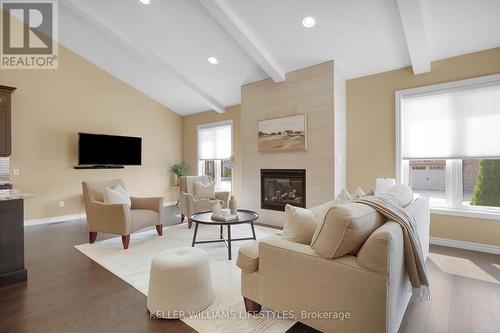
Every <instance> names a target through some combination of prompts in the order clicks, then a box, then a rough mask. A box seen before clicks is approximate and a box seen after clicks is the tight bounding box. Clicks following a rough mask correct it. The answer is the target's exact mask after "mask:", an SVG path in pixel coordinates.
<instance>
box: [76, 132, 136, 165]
mask: <svg viewBox="0 0 500 333" xmlns="http://www.w3.org/2000/svg"><path fill="white" fill-rule="evenodd" d="M141 161H142V138H137V137H131V136H117V135H104V134H89V133H78V165H90V166H123V165H141Z"/></svg>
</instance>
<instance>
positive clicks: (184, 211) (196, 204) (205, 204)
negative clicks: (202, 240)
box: [179, 176, 229, 229]
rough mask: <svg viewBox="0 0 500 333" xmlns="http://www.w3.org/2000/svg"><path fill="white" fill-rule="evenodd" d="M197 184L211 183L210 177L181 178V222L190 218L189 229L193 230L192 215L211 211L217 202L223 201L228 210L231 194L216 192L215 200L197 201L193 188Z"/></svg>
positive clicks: (223, 205)
mask: <svg viewBox="0 0 500 333" xmlns="http://www.w3.org/2000/svg"><path fill="white" fill-rule="evenodd" d="M196 182H200V183H202V184H203V185H206V184H208V183H210V177H209V176H182V177H179V190H180V196H179V205H180V207H181V222H184V218H185V217H187V218H188V228H189V229H191V225H192V223H193V222H192V221H191V215H193V214H194V213H197V212H201V211H204V210H211V209H212V207H213V205H214V204H215V201H216V200H219V201H221V204H222V207H224V208H226V207H227V203H228V201H229V192H215V198H213V199H195V198H194V193H193V188H194V184H195V183H196Z"/></svg>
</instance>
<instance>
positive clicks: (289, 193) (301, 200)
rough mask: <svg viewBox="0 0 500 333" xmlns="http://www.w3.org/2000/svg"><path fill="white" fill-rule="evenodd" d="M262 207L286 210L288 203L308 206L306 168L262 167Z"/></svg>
mask: <svg viewBox="0 0 500 333" xmlns="http://www.w3.org/2000/svg"><path fill="white" fill-rule="evenodd" d="M260 182H261V186H260V191H261V194H260V201H261V203H260V207H261V208H262V209H271V210H277V211H282V212H283V211H285V206H286V205H287V204H290V205H293V206H297V207H303V208H305V207H306V170H305V169H261V170H260Z"/></svg>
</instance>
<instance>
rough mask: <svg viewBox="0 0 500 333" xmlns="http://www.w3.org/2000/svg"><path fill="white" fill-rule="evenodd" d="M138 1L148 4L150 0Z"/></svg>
mask: <svg viewBox="0 0 500 333" xmlns="http://www.w3.org/2000/svg"><path fill="white" fill-rule="evenodd" d="M139 1H140V2H142V3H143V4H145V5H149V3H150V2H151V0H139Z"/></svg>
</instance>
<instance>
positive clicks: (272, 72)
mask: <svg viewBox="0 0 500 333" xmlns="http://www.w3.org/2000/svg"><path fill="white" fill-rule="evenodd" d="M200 2H201V3H202V4H203V6H205V8H206V9H207V11H208V12H209V13H210V14H212V16H213V17H214V18H215V19H216V20H217V21H218V22H219V23H220V24H221V25H222V27H223V28H224V29H226V31H227V32H228V33H229V34H230V35H231V36H232V37H233V38H234V39H235V40H236V42H238V44H240V46H241V47H242V48H243V49H244V50H245V51H246V52H247V53H248V54H249V55H250V56H251V57H252V58H253V59H254V60H255V62H257V63H258V64H259V65H260V67H261V68H262V69H263V70H264V71H265V72H266V73H267V74H268V75H269V76H270V77H271V78H272V79H273V80H274V81H275V82H283V81H285V72H284V71H283V69H282V68H281V66H279V64H278V63H277V62H276V60H275V59H274V58H273V57H272V56H271V54H270V53H269V51H267V50H266V49H265V48H264V46H262V44H261V43H260V41H259V40H258V39H257V38H256V37H255V36H254V35H253V34H252V32H251V31H250V30H249V29H248V28H247V27H246V26H245V24H244V23H243V21H242V20H241V18H240V17H239V16H238V15H237V14H236V13H235V12H234V11H233V10H232V9H231V8H230V7H229V6H228V5H227V3H226V1H224V0H200Z"/></svg>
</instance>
